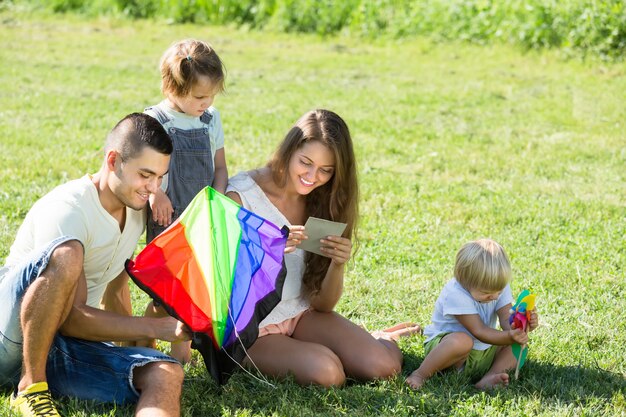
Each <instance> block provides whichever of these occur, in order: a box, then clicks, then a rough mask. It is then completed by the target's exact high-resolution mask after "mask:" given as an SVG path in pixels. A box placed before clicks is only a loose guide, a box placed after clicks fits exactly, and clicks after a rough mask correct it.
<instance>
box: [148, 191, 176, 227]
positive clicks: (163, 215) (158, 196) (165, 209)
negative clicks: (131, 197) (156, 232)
mask: <svg viewBox="0 0 626 417" xmlns="http://www.w3.org/2000/svg"><path fill="white" fill-rule="evenodd" d="M149 201H150V208H151V209H152V220H154V221H155V222H157V223H158V224H159V225H161V226H163V227H165V226H169V225H170V223H171V222H172V214H173V213H174V208H173V207H172V202H171V201H170V199H169V198H168V197H167V195H166V194H165V193H164V192H163V190H161V189H160V188H159V189H158V190H157V192H156V193H154V194H150V199H149Z"/></svg>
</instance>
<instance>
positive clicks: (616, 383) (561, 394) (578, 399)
mask: <svg viewBox="0 0 626 417" xmlns="http://www.w3.org/2000/svg"><path fill="white" fill-rule="evenodd" d="M422 360H423V357H418V356H416V355H412V354H405V366H404V369H403V372H402V374H403V377H406V376H408V375H409V374H410V373H411V372H412V371H413V370H414V369H417V367H419V365H420V364H421V362H422ZM509 375H510V377H511V381H510V384H509V387H508V389H502V390H494V391H492V392H491V394H497V395H503V396H505V397H507V398H519V399H528V398H535V399H539V400H540V401H541V402H542V403H544V404H549V403H552V404H558V403H561V404H562V403H565V404H573V403H575V404H578V405H583V404H585V403H586V402H594V403H595V402H598V400H600V401H607V400H611V399H612V398H614V396H615V395H621V396H622V397H624V396H626V378H625V377H624V375H622V374H619V373H614V372H610V371H607V370H604V369H601V368H599V367H589V366H582V365H579V366H559V365H553V364H550V363H539V362H535V361H532V360H530V361H528V362H527V363H526V365H525V366H524V367H523V368H522V370H521V371H520V376H519V380H515V379H514V377H513V373H512V372H510V373H509ZM429 390H432V391H434V392H440V393H441V392H443V391H447V390H457V392H462V391H465V392H466V393H467V394H468V395H472V394H475V393H478V392H479V391H478V390H476V389H475V388H474V386H473V382H472V381H470V380H469V378H467V377H465V376H463V375H459V374H456V373H452V372H444V373H442V374H439V375H436V376H434V377H432V378H431V379H430V380H429V381H428V382H427V384H426V385H425V386H424V387H423V389H422V390H421V391H420V393H424V394H426V393H427V392H428V391H429ZM487 394H489V393H487Z"/></svg>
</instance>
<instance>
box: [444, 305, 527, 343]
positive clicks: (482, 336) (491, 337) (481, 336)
mask: <svg viewBox="0 0 626 417" xmlns="http://www.w3.org/2000/svg"><path fill="white" fill-rule="evenodd" d="M509 308H511V306H510V305H509V306H508V307H503V308H502V309H500V310H498V316H499V317H500V311H501V310H504V309H506V311H508V309H509ZM455 317H456V319H457V320H458V321H459V323H461V324H462V325H463V327H465V328H466V329H467V330H468V331H469V332H470V333H471V334H472V335H474V337H475V338H476V339H478V340H480V341H481V342H484V343H489V344H490V345H498V346H506V345H512V344H513V343H519V344H525V343H527V342H528V335H527V334H526V332H524V331H522V330H520V329H511V328H510V326H508V321H506V323H507V326H506V327H504V326H502V327H503V329H502V331H500V330H496V329H492V328H491V327H489V326H487V325H486V324H485V323H483V322H482V320H481V319H480V316H479V315H478V314H463V315H458V316H455ZM501 323H502V321H501Z"/></svg>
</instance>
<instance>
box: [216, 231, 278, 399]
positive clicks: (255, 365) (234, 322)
mask: <svg viewBox="0 0 626 417" xmlns="http://www.w3.org/2000/svg"><path fill="white" fill-rule="evenodd" d="M211 237H212V239H213V244H214V245H213V247H215V248H217V247H219V246H217V245H216V244H215V243H216V242H215V240H216V239H215V235H214V234H213V233H211ZM219 282H220V284H218V285H217V286H218V287H219V289H220V291H221V292H222V296H223V297H224V298H226V296H227V295H228V293H227V291H226V288H225V286H224V285H223V282H222V281H219ZM228 317H229V318H230V321H231V323H232V324H233V331H234V332H235V337H236V339H237V341H238V342H239V344H241V347H242V348H243V352H244V353H245V354H246V357H247V358H248V360H249V361H250V363H251V364H252V366H254V369H256V370H257V372H258V373H259V374H260V375H261V376H263V372H261V370H260V369H259V367H258V366H257V364H256V363H254V360H253V359H252V358H251V357H250V355H249V354H248V350H247V349H246V346H245V344H244V343H243V341H242V340H241V337H240V336H239V332H238V331H237V323H236V321H235V318H234V317H233V312H232V310H231V308H230V303H229V306H228ZM222 351H223V352H224V353H225V354H226V356H228V357H229V358H230V360H232V361H233V362H235V363H236V364H237V366H239V367H240V368H241V369H243V371H244V372H245V373H247V374H248V375H250V376H251V377H252V378H254V379H256V380H257V381H260V382H262V383H265V384H267V385H269V386H270V387H272V388H276V385H274V384H272V383H271V382H269V381H268V380H267V378H265V376H263V379H261V378H259V377H258V376H256V375H254V374H253V373H252V372H250V371H249V370H247V369H246V368H245V367H244V366H242V365H241V364H240V363H239V361H237V360H235V358H233V357H232V356H230V355H229V354H228V352H227V351H226V349H224V347H222Z"/></svg>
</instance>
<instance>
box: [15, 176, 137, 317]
mask: <svg viewBox="0 0 626 417" xmlns="http://www.w3.org/2000/svg"><path fill="white" fill-rule="evenodd" d="M145 224H146V211H145V210H139V211H138V210H133V209H131V208H128V207H127V208H126V223H125V224H124V230H123V231H120V226H119V223H118V222H117V220H116V219H115V218H113V216H111V215H110V214H109V212H107V211H106V210H105V209H104V207H102V204H101V203H100V199H99V198H98V191H97V190H96V186H95V185H94V184H93V182H92V181H91V177H90V176H89V175H85V176H84V177H82V178H80V179H77V180H73V181H70V182H68V183H65V184H63V185H60V186H58V187H56V188H55V189H53V190H52V191H50V192H49V193H48V194H46V195H45V196H44V197H42V198H41V199H40V200H38V201H37V202H36V203H35V204H34V205H33V207H32V208H31V209H30V211H29V212H28V214H27V215H26V218H25V219H24V222H23V223H22V225H21V226H20V228H19V230H18V232H17V236H16V238H15V242H14V243H13V246H11V250H10V252H9V256H8V257H7V258H6V261H5V264H6V266H7V267H10V266H12V265H16V264H19V263H21V262H22V261H23V260H26V259H28V258H29V257H30V255H31V253H32V251H33V250H35V249H37V248H40V247H42V246H44V245H47V244H49V243H50V242H51V241H52V240H54V239H55V238H57V237H60V236H72V237H74V238H76V239H77V240H79V241H80V242H81V243H82V244H83V247H84V249H85V255H84V269H85V278H86V280H87V305H89V306H91V307H96V308H97V307H99V305H100V300H101V299H102V295H103V294H104V291H105V289H106V286H107V285H108V284H109V282H111V281H112V280H113V279H115V278H116V277H117V276H118V275H119V274H120V273H121V272H122V271H123V270H124V262H125V261H126V259H129V258H131V257H132V256H133V253H134V251H135V248H136V247H137V242H138V241H139V237H140V236H141V234H142V233H143V230H144V226H145Z"/></svg>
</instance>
